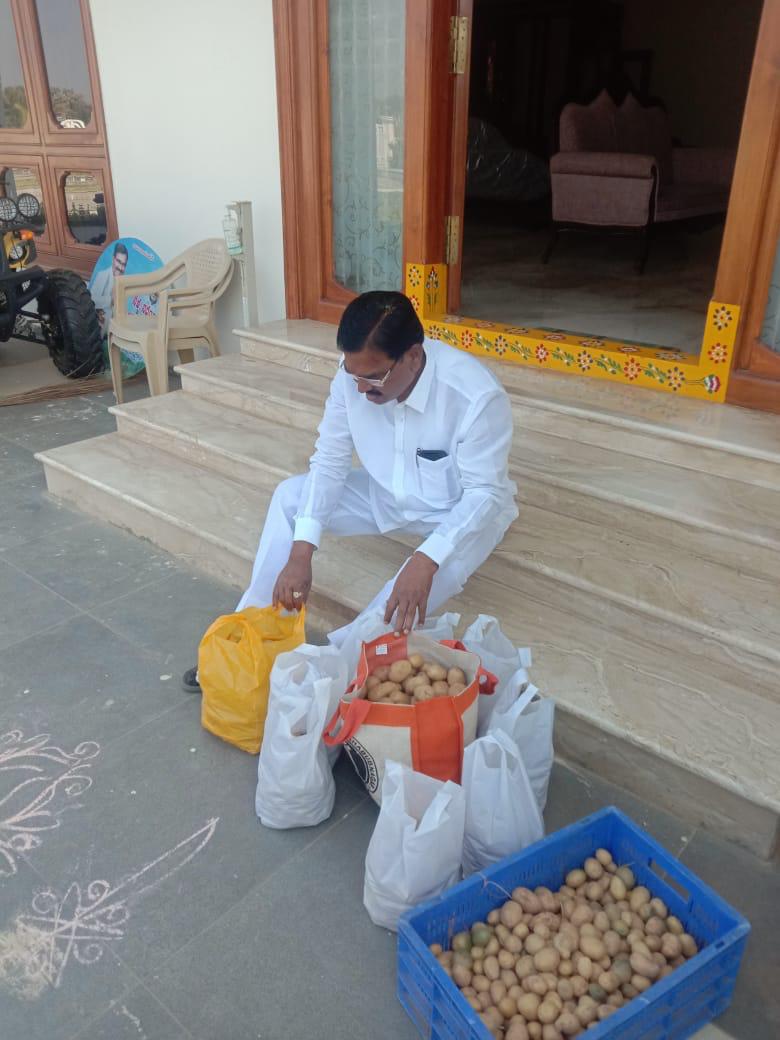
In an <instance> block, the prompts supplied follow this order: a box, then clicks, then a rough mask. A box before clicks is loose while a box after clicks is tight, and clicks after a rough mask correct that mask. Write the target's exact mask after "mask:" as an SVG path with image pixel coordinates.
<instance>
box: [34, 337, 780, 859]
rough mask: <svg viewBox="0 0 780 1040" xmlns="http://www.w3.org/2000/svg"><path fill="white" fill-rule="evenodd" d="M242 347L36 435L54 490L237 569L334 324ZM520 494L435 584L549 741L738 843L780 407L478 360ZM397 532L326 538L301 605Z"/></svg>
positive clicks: (759, 734)
mask: <svg viewBox="0 0 780 1040" xmlns="http://www.w3.org/2000/svg"><path fill="white" fill-rule="evenodd" d="M238 335H239V337H240V341H241V354H240V355H227V356H224V357H221V358H214V359H209V360H207V361H199V362H195V363H193V364H190V365H184V366H180V367H179V369H178V371H179V372H180V374H181V379H182V389H181V390H180V391H177V392H175V393H172V394H169V395H167V396H165V397H161V398H150V399H145V400H141V401H137V402H133V403H131V404H126V405H122V406H118V407H115V408H114V409H113V411H114V413H115V415H116V420H117V432H116V433H115V434H109V435H107V436H103V437H98V438H95V439H94V440H92V441H87V442H81V443H79V444H76V445H69V446H66V447H62V448H57V449H53V450H52V451H48V452H44V453H42V455H41V458H42V460H43V462H44V465H45V468H46V474H47V480H48V484H49V488H50V491H51V492H52V493H53V494H55V495H58V496H60V497H62V498H64V499H67V500H69V501H71V502H75V503H77V504H78V505H79V506H80V507H81V508H83V509H86V510H88V511H89V512H90V513H92V514H94V515H99V516H101V517H104V518H105V519H107V520H110V521H112V522H114V523H116V524H119V525H121V526H124V527H128V528H130V529H131V530H133V531H135V532H136V533H137V534H139V535H142V536H145V537H147V538H149V539H150V540H152V541H153V542H155V543H156V544H158V545H160V546H162V547H164V548H166V549H168V550H170V551H172V552H174V553H177V554H179V555H180V556H183V557H187V558H188V559H190V560H191V561H192V562H193V563H195V564H196V565H198V566H200V567H202V568H203V569H204V570H207V571H209V572H211V573H213V574H216V575H218V576H220V577H223V578H227V579H228V580H230V581H232V582H234V583H235V584H236V585H237V586H240V585H242V584H243V583H244V582H245V581H246V578H247V576H248V574H249V570H250V567H251V560H252V558H253V555H254V550H255V546H256V540H257V533H258V530H259V527H260V525H261V522H262V518H263V515H264V510H265V506H266V503H267V501H268V498H269V496H270V494H271V492H272V490H273V487H274V486H275V484H276V483H277V482H278V481H279V479H281V478H282V477H284V476H286V475H289V474H291V473H297V472H301V471H302V470H304V469H305V467H306V463H307V459H308V457H309V455H310V454H311V449H312V445H313V440H314V433H315V431H316V427H317V424H318V422H319V418H320V416H321V412H322V406H323V402H324V399H325V396H326V394H327V387H328V382H329V379H330V377H331V375H332V373H333V371H334V368H335V364H336V359H337V354H336V351H335V342H334V341H335V335H334V329H333V328H332V327H331V326H325V325H319V324H317V323H313V322H278V323H273V324H271V325H268V326H265V327H263V328H260V329H256V330H244V331H239V332H238ZM497 371H498V372H499V374H500V377H501V379H502V380H503V382H504V384H505V385H506V387H507V389H508V391H509V393H510V396H511V400H512V405H513V411H514V416H515V426H516V435H515V442H514V447H513V451H512V457H511V465H512V471H513V476H514V479H515V480H516V482H517V484H518V488H519V498H520V505H521V516H520V519H519V520H518V521H517V523H516V524H515V525H514V527H513V528H512V530H511V531H510V532H509V534H508V536H507V538H506V539H505V541H504V543H503V544H502V545H501V546H500V548H499V549H498V550H497V552H496V553H495V554H494V556H493V557H492V558H491V559H490V560H489V561H488V562H487V563H486V565H485V566H484V567H483V568H482V569H481V571H480V572H479V574H478V575H476V576H475V577H474V578H473V579H472V581H471V582H470V583H469V584H468V586H467V588H466V590H465V592H464V593H463V594H462V596H461V597H459V600H458V601H456V602H455V603H454V606H455V607H456V608H457V609H459V610H460V611H461V613H462V614H463V615H464V617H466V618H470V617H472V616H473V615H474V614H476V613H478V612H487V613H494V614H497V615H498V616H499V617H501V619H502V624H503V626H504V628H505V630H506V631H507V632H508V634H509V635H510V636H511V637H512V638H513V639H515V640H516V641H517V642H518V643H519V644H522V645H530V646H532V647H533V649H534V679H535V681H536V682H537V684H538V685H539V686H540V687H541V688H542V689H543V690H545V692H548V693H550V694H551V695H552V696H554V697H555V698H556V700H557V701H558V704H559V708H560V710H559V715H558V724H557V732H556V744H557V749H558V753H559V754H560V755H561V756H562V757H564V758H566V759H567V760H569V761H571V762H574V763H575V764H576V763H579V764H581V765H585V766H587V767H588V768H590V769H593V770H595V771H596V772H598V773H600V774H602V775H604V776H607V777H609V778H610V779H612V780H616V781H617V782H620V783H623V784H625V785H626V786H627V787H629V788H633V789H634V790H637V791H639V792H640V793H641V794H642V795H643V797H645V798H648V797H651V798H653V799H655V800H656V801H657V802H658V803H659V804H662V805H664V806H665V807H666V808H669V809H671V810H672V811H674V812H676V813H677V814H678V815H681V816H684V817H686V818H693V819H695V820H696V821H697V822H700V823H701V824H702V825H704V826H709V827H712V828H713V829H716V830H718V831H719V832H720V833H722V834H726V835H728V836H730V837H732V838H733V839H735V840H737V841H739V842H741V843H743V844H745V845H747V846H749V847H751V848H752V849H753V850H754V851H756V852H758V853H759V854H760V855H762V856H765V857H766V856H769V855H771V854H772V852H773V849H774V848H775V843H776V838H777V823H778V813H780V781H779V780H778V775H779V773H780V769H779V767H778V757H779V756H778V755H777V746H778V743H779V742H780V594H778V588H779V587H780V427H778V424H777V421H776V419H774V418H773V417H770V416H765V415H759V414H758V413H753V412H749V411H745V410H742V409H734V408H728V407H725V406H713V405H707V404H701V403H698V402H694V401H689V400H686V399H677V398H673V397H671V396H669V395H662V394H657V393H652V392H647V391H636V390H626V389H618V388H615V387H611V386H608V385H602V384H601V383H600V382H598V381H595V380H578V379H576V378H569V377H566V376H555V375H553V374H551V373H539V372H536V371H534V370H532V369H529V368H526V367H519V366H510V365H497ZM410 544H412V543H410V542H409V541H408V540H406V539H403V538H393V537H386V538H373V539H355V540H352V539H350V540H349V541H348V542H346V541H342V542H339V541H338V540H335V539H328V540H326V545H325V546H324V547H323V549H322V550H321V552H320V553H318V556H317V566H316V572H315V582H316V586H315V589H314V595H313V599H312V608H313V612H314V614H315V618H316V620H318V621H319V622H320V623H322V624H324V625H325V627H335V626H336V625H338V624H341V623H343V622H344V621H346V620H348V619H349V618H350V617H351V616H353V614H354V612H355V611H356V610H357V609H359V608H360V606H361V604H364V603H365V602H366V601H367V600H368V599H369V598H371V596H373V594H374V593H375V591H376V588H377V587H378V585H379V584H380V583H381V581H382V580H383V579H384V578H385V577H386V576H387V575H389V574H390V573H392V572H393V570H394V569H397V567H398V566H399V565H400V563H401V562H402V560H403V559H404V557H405V555H406V554H407V553H408V548H409V545H410Z"/></svg>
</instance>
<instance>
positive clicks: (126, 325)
mask: <svg viewBox="0 0 780 1040" xmlns="http://www.w3.org/2000/svg"><path fill="white" fill-rule="evenodd" d="M232 274H233V261H232V258H231V256H230V254H229V253H228V251H227V247H226V246H225V243H224V241H223V240H222V239H221V238H207V239H205V240H204V241H203V242H198V243H197V244H196V245H194V246H191V247H190V248H189V249H187V250H186V251H185V252H184V253H182V254H181V255H180V256H177V257H176V259H175V260H172V261H171V262H170V263H169V264H166V265H165V266H164V267H161V268H160V269H159V270H158V271H151V272H149V273H148V274H134V275H121V276H120V277H118V278H116V279H115V281H114V316H113V318H112V319H111V323H110V325H109V327H108V358H109V362H110V365H111V381H112V383H113V384H114V395H115V397H116V399H117V402H118V403H119V404H121V403H122V363H121V356H120V351H121V350H122V349H124V350H134V351H137V352H138V353H140V354H142V355H143V358H144V361H145V363H146V374H147V378H148V380H149V391H150V393H151V394H152V395H153V396H154V395H156V394H165V393H167V392H168V351H169V350H175V351H177V352H178V354H179V360H180V361H181V362H187V361H192V359H193V358H194V350H193V348H194V347H195V346H196V345H198V344H200V345H203V344H205V345H206V346H207V347H208V349H209V352H210V353H211V356H212V357H216V356H217V355H218V354H219V341H218V339H217V330H216V328H215V326H214V305H215V303H216V301H217V300H218V299H219V297H220V296H221V295H222V294H223V293H224V291H225V289H227V287H228V285H229V283H230V279H231V276H232ZM176 283H181V284H178V285H177V284H176ZM151 294H157V296H158V309H157V314H152V315H149V316H147V315H142V314H128V313H127V300H128V298H129V297H130V296H135V295H151Z"/></svg>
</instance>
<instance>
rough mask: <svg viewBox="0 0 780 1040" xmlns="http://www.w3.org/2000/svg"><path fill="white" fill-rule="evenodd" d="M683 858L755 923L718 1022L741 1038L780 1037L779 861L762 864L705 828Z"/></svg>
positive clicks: (697, 834) (728, 1031)
mask: <svg viewBox="0 0 780 1040" xmlns="http://www.w3.org/2000/svg"><path fill="white" fill-rule="evenodd" d="M682 861H683V863H684V864H685V865H686V866H687V867H688V869H689V870H692V871H693V872H694V874H696V875H697V877H700V878H701V879H702V881H705V882H706V883H707V884H708V885H711V886H712V888H714V889H715V891H716V892H717V893H718V894H719V895H721V896H722V897H723V898H724V899H725V900H726V901H727V902H729V903H730V904H731V905H732V906H733V907H735V909H737V910H739V911H740V913H742V914H744V916H745V917H746V918H747V919H748V921H749V922H750V926H751V933H750V936H749V937H748V941H747V947H746V950H745V956H744V959H743V961H742V968H741V970H740V974H739V977H738V978H737V985H736V988H735V990H734V1000H733V1003H732V1005H731V1007H730V1008H729V1009H728V1010H727V1011H726V1012H725V1013H724V1014H723V1015H722V1016H721V1017H720V1019H719V1020H718V1025H719V1026H721V1027H722V1028H723V1029H724V1030H725V1031H726V1032H727V1033H729V1034H731V1035H732V1036H734V1037H736V1038H738V1040H757V1038H759V1037H761V1038H762V1040H763V1038H764V1037H767V1040H768V1038H769V1037H770V1036H772V1037H776V1036H780V1002H778V994H777V986H778V979H780V939H778V936H780V864H778V863H777V862H774V863H762V862H760V861H759V860H757V859H755V858H754V857H753V856H751V855H750V854H749V853H747V852H743V851H742V850H741V849H739V848H737V847H736V846H735V845H732V844H730V843H729V842H724V841H721V840H719V839H718V838H717V837H714V836H713V835H711V834H708V833H706V832H705V831H697V833H696V835H695V837H694V838H693V841H691V843H690V845H689V846H688V848H687V849H686V851H685V853H684V854H683V856H682Z"/></svg>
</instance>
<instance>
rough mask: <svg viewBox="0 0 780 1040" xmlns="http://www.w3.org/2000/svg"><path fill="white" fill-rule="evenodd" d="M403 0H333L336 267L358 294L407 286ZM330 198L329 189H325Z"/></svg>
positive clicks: (332, 224)
mask: <svg viewBox="0 0 780 1040" xmlns="http://www.w3.org/2000/svg"><path fill="white" fill-rule="evenodd" d="M405 25H406V18H405V0H329V3H328V81H329V94H330V179H331V193H330V194H331V199H332V205H331V207H330V208H331V212H330V215H328V214H325V215H324V217H325V220H326V221H327V220H328V216H330V221H329V222H330V236H329V237H330V249H331V256H330V268H331V276H332V278H333V279H334V280H335V282H336V283H337V284H338V285H339V286H342V287H343V288H345V289H347V290H349V291H350V292H354V293H361V292H366V291H367V290H369V289H400V288H401V286H402V284H403V273H402V269H401V268H402V260H403V256H402V254H403V194H404V164H403V159H404V55H405ZM326 197H327V194H326Z"/></svg>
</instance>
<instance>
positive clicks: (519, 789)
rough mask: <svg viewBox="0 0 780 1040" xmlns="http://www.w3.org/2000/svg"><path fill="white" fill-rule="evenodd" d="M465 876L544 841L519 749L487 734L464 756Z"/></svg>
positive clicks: (497, 735) (501, 736)
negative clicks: (541, 839)
mask: <svg viewBox="0 0 780 1040" xmlns="http://www.w3.org/2000/svg"><path fill="white" fill-rule="evenodd" d="M463 790H464V791H465V794H466V828H465V833H464V838H463V874H464V876H465V877H468V876H469V874H473V873H475V872H476V871H478V870H484V869H485V867H488V866H490V864H491V863H496V862H497V861H498V860H500V859H503V858H504V856H509V855H510V854H513V853H515V852H519V851H520V850H521V849H524V848H525V847H526V845H530V844H532V842H535V841H538V840H539V839H540V838H543V837H544V823H543V822H542V816H541V813H540V812H539V806H538V805H537V804H536V798H535V797H534V793H533V791H532V789H531V783H530V781H529V779H528V773H527V772H526V769H525V766H524V765H523V760H522V758H521V756H520V752H519V751H518V750H517V745H516V744H515V743H514V741H513V740H510V738H509V737H508V736H507V735H506V733H502V732H498V733H491V734H490V735H489V736H487V737H481V738H480V739H479V740H475V741H474V743H473V744H469V746H468V747H467V748H466V750H465V752H464V754H463Z"/></svg>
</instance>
